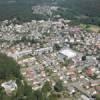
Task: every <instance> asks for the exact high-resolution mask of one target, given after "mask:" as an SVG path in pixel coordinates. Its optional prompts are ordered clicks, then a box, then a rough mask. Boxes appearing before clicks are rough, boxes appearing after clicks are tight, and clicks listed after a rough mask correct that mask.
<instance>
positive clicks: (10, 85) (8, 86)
mask: <svg viewBox="0 0 100 100" xmlns="http://www.w3.org/2000/svg"><path fill="white" fill-rule="evenodd" d="M1 87H3V88H4V89H5V91H6V93H7V94H9V93H12V92H13V91H14V90H16V89H17V84H16V82H15V81H12V80H10V81H8V82H4V83H2V84H1Z"/></svg>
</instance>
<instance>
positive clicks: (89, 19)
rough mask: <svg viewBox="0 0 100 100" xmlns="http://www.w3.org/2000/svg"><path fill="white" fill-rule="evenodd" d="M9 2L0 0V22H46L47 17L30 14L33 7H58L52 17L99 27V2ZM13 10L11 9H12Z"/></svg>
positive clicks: (91, 0) (80, 0) (98, 0)
mask: <svg viewBox="0 0 100 100" xmlns="http://www.w3.org/2000/svg"><path fill="white" fill-rule="evenodd" d="M8 1H9V0H0V14H1V15H0V20H5V19H12V18H15V17H17V19H18V20H19V21H20V22H23V21H31V20H32V19H35V20H41V19H44V20H47V19H48V17H50V16H48V15H42V14H32V8H31V7H32V6H33V5H43V4H46V5H55V6H60V8H59V9H58V11H57V12H54V15H60V16H61V17H63V18H65V19H71V20H73V24H76V23H77V24H79V23H84V24H94V25H99V26H100V13H99V11H100V0H53V1H51V0H17V1H16V3H8ZM12 8H13V9H12Z"/></svg>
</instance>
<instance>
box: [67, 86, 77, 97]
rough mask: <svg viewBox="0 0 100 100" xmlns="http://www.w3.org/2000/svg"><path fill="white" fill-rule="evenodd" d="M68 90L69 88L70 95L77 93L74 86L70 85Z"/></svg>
mask: <svg viewBox="0 0 100 100" xmlns="http://www.w3.org/2000/svg"><path fill="white" fill-rule="evenodd" d="M67 90H68V92H69V94H70V95H72V94H73V93H75V89H74V87H72V86H68V87H67Z"/></svg>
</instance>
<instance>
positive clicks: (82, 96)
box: [81, 95, 90, 100]
mask: <svg viewBox="0 0 100 100" xmlns="http://www.w3.org/2000/svg"><path fill="white" fill-rule="evenodd" d="M81 100H90V98H89V97H87V96H85V95H81Z"/></svg>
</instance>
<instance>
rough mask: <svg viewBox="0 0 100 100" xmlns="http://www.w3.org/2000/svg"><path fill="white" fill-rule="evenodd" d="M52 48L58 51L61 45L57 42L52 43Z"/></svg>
mask: <svg viewBox="0 0 100 100" xmlns="http://www.w3.org/2000/svg"><path fill="white" fill-rule="evenodd" d="M53 49H54V50H57V51H59V50H60V49H61V47H60V46H59V45H58V44H54V46H53Z"/></svg>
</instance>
